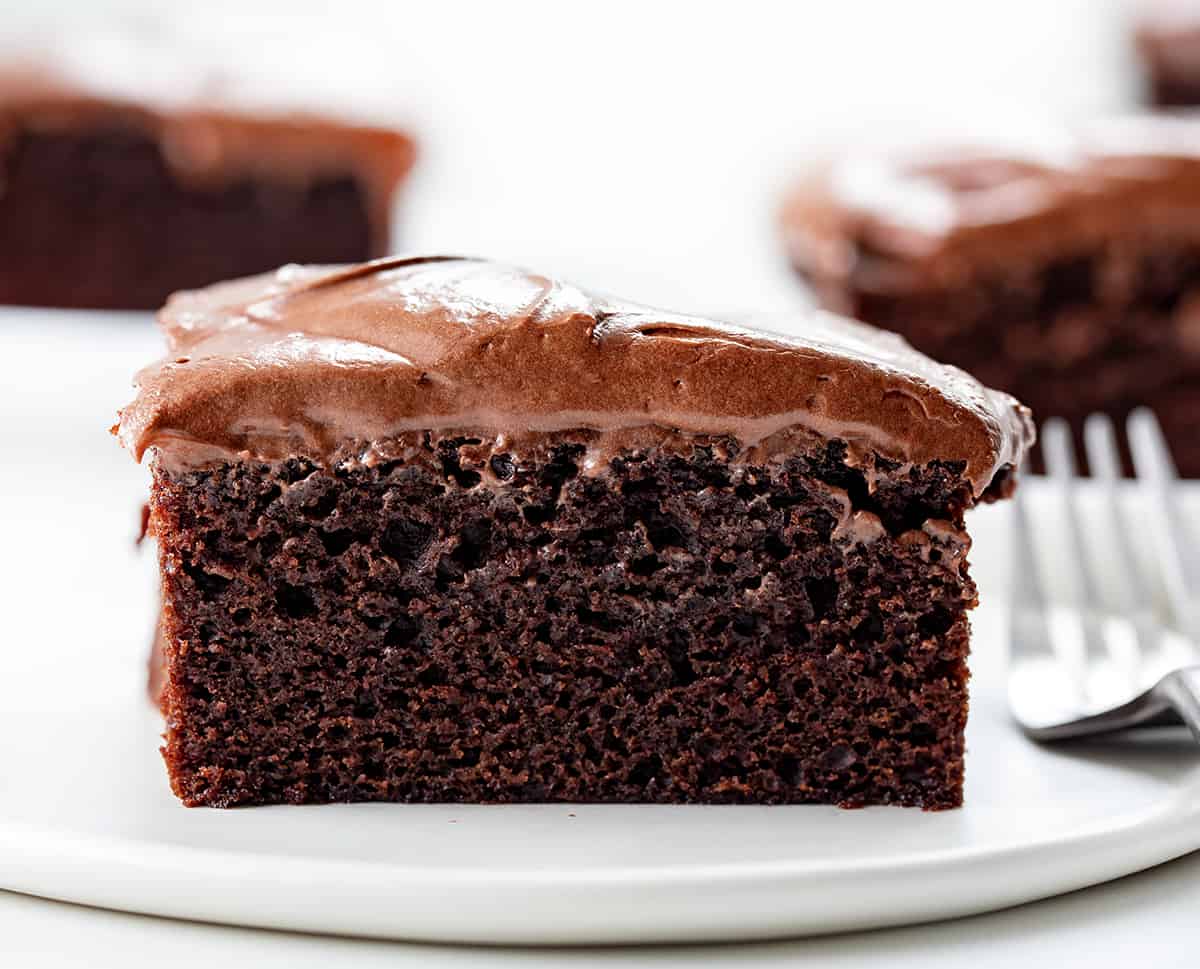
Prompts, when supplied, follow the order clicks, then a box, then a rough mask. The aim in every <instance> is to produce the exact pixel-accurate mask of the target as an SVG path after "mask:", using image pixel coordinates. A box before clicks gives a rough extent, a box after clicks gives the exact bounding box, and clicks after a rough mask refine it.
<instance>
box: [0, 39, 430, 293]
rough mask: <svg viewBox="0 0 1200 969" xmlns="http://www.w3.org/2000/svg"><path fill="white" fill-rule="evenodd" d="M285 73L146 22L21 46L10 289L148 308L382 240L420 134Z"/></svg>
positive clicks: (5, 208) (6, 94)
mask: <svg viewBox="0 0 1200 969" xmlns="http://www.w3.org/2000/svg"><path fill="white" fill-rule="evenodd" d="M236 59H237V58H236V57H233V56H230V60H231V61H234V60H236ZM260 74H261V72H260ZM299 87H301V86H300V85H296V88H299ZM288 88H289V85H288V83H287V81H286V79H284V78H280V79H278V83H276V84H275V86H274V88H273V89H272V86H271V85H270V84H268V83H264V81H263V78H262V77H261V76H258V77H255V76H253V75H252V74H249V73H242V72H240V65H239V64H236V63H235V64H229V65H221V64H218V65H215V66H214V64H213V63H211V59H209V62H202V61H200V60H199V59H197V58H194V57H192V56H190V55H189V54H187V53H184V52H181V51H179V50H178V48H177V45H171V46H164V45H162V44H161V43H159V41H158V38H156V37H153V36H151V37H136V36H133V37H126V36H122V35H114V36H107V35H105V36H103V37H101V38H99V39H97V38H95V37H92V38H77V39H73V40H72V41H70V42H69V43H64V44H60V45H58V46H56V47H53V48H49V47H47V48H44V49H42V50H40V51H38V52H36V53H33V54H28V53H23V54H21V55H19V56H18V57H15V58H12V59H10V62H9V64H8V65H7V67H4V68H2V69H0V302H2V303H12V304H23V305H39V306H59V307H78V308H101V309H152V308H157V307H158V306H160V305H161V304H162V303H163V301H164V300H165V299H166V297H167V296H168V295H169V294H170V293H172V292H174V291H175V290H178V289H184V288H189V287H196V286H203V285H206V284H208V283H211V282H214V281H216V280H219V279H223V278H226V277H230V276H239V275H245V274H248V273H255V272H261V271H264V270H267V269H271V268H274V267H275V266H278V265H280V264H281V263H286V262H317V263H340V262H350V261H358V260H362V259H367V258H371V257H373V256H378V255H381V254H383V253H385V252H387V251H388V250H389V249H390V247H391V245H392V207H393V200H394V196H395V193H396V190H397V188H398V187H399V185H400V183H401V181H402V180H403V178H404V176H405V174H406V173H407V172H408V170H409V168H410V167H411V165H412V161H413V157H414V146H413V142H412V140H411V138H410V137H409V136H408V135H407V134H406V133H404V132H403V131H401V130H398V129H397V128H396V126H395V125H392V124H386V123H380V122H379V121H377V120H363V119H362V117H360V116H358V115H355V111H356V109H357V107H358V104H357V103H356V102H355V101H353V100H352V99H343V100H342V101H341V102H340V103H332V104H331V103H329V102H328V101H327V102H325V103H322V104H321V105H320V106H319V107H318V106H317V105H316V104H315V103H309V102H305V101H304V100H303V98H301V97H298V96H295V95H294V94H293V95H291V96H289V97H282V98H281V97H279V96H278V93H279V92H280V91H286V90H287V89H288ZM351 115H354V117H351Z"/></svg>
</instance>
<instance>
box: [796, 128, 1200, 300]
mask: <svg viewBox="0 0 1200 969" xmlns="http://www.w3.org/2000/svg"><path fill="white" fill-rule="evenodd" d="M783 228H784V233H785V236H786V239H787V243H788V246H789V249H790V252H791V256H792V259H793V261H794V262H795V263H796V265H797V266H798V267H799V268H801V269H802V270H803V271H805V272H806V273H808V274H810V275H812V276H815V277H825V278H834V279H837V278H843V277H845V276H848V275H849V274H851V273H854V274H855V284H856V285H857V286H858V287H859V288H861V289H864V290H867V291H877V292H903V291H909V290H916V289H922V288H932V287H938V286H950V285H955V284H957V283H961V282H962V280H963V279H964V277H966V276H968V275H970V274H972V273H976V272H979V271H983V272H985V273H986V272H987V271H988V270H989V269H991V268H1000V267H1005V266H1010V267H1011V266H1013V265H1017V264H1021V265H1028V264H1033V263H1036V262H1038V261H1039V260H1043V259H1046V258H1051V257H1053V256H1054V255H1056V254H1059V253H1064V252H1071V251H1080V250H1085V249H1087V248H1088V247H1090V246H1094V245H1098V244H1103V243H1104V242H1105V241H1106V240H1111V239H1113V238H1119V237H1121V236H1128V235H1130V234H1134V235H1138V236H1145V235H1154V236H1156V237H1164V238H1170V239H1178V240H1183V241H1197V242H1200V116H1193V115H1186V114H1184V115H1145V116H1130V117H1124V118H1116V119H1109V120H1106V121H1103V122H1096V123H1093V124H1091V125H1088V126H1086V127H1081V128H1078V129H1075V130H1072V131H1067V130H1063V129H1055V130H1039V131H1029V132H1026V133H1024V135H1023V136H1021V137H1017V138H1015V139H1014V138H1010V139H1007V140H1006V141H1005V142H1003V143H1000V142H998V143H996V144H991V145H989V144H975V145H969V146H955V145H943V146H940V147H939V146H926V147H925V148H924V149H921V150H916V151H910V152H908V153H904V154H902V153H890V152H863V153H859V154H853V155H847V156H845V157H843V158H841V159H838V160H837V161H834V162H832V163H830V164H828V165H827V166H825V167H824V168H822V169H821V170H820V171H818V172H815V173H813V174H811V175H810V176H809V177H808V178H806V179H805V180H804V181H803V183H802V184H801V185H800V187H799V188H798V190H797V191H796V192H795V193H794V194H793V195H792V197H791V198H790V199H789V201H788V203H787V205H786V207H785V209H784V214H783Z"/></svg>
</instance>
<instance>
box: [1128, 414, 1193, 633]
mask: <svg viewBox="0 0 1200 969" xmlns="http://www.w3.org/2000/svg"><path fill="white" fill-rule="evenodd" d="M1127 427H1128V433H1129V449H1130V451H1131V452H1132V454H1133V466H1134V470H1135V472H1136V474H1137V477H1138V481H1139V483H1140V485H1141V487H1142V489H1143V491H1144V492H1145V494H1146V498H1147V499H1148V500H1147V501H1146V505H1147V509H1148V511H1149V514H1150V521H1151V526H1152V529H1153V532H1154V538H1155V540H1156V542H1157V545H1158V552H1159V559H1160V561H1161V565H1162V575H1163V582H1164V585H1165V586H1166V591H1167V599H1168V602H1169V604H1170V607H1171V611H1172V613H1173V614H1174V619H1175V622H1176V623H1177V624H1178V626H1179V628H1181V629H1182V630H1184V631H1185V632H1186V633H1188V634H1189V635H1191V636H1192V638H1193V639H1196V638H1197V637H1200V622H1198V621H1197V615H1196V606H1195V603H1196V600H1197V598H1200V562H1197V560H1196V548H1195V544H1194V543H1193V542H1191V541H1183V540H1181V539H1183V537H1184V536H1186V535H1187V534H1188V531H1189V530H1188V528H1187V525H1186V523H1185V521H1184V518H1183V515H1182V512H1181V510H1180V508H1179V503H1178V500H1177V497H1176V490H1177V489H1176V488H1175V487H1174V484H1175V482H1176V480H1177V479H1178V477H1179V475H1178V472H1177V471H1176V470H1175V463H1174V462H1173V461H1172V460H1171V453H1170V451H1169V450H1168V448H1167V444H1166V441H1165V439H1164V438H1163V433H1162V428H1161V427H1159V424H1158V419H1157V418H1156V417H1155V416H1154V413H1153V411H1151V410H1149V409H1147V408H1145V407H1139V408H1138V409H1137V410H1135V411H1133V413H1131V414H1130V415H1129V420H1128V425H1127Z"/></svg>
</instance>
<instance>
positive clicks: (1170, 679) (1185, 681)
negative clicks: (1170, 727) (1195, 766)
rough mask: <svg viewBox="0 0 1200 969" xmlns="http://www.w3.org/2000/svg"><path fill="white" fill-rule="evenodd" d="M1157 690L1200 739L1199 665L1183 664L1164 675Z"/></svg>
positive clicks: (1194, 735) (1197, 738) (1198, 739)
mask: <svg viewBox="0 0 1200 969" xmlns="http://www.w3.org/2000/svg"><path fill="white" fill-rule="evenodd" d="M1155 692H1157V693H1158V694H1159V695H1160V696H1161V697H1162V698H1163V699H1164V700H1166V701H1167V703H1169V704H1171V707H1172V708H1173V709H1174V710H1175V712H1176V713H1178V714H1179V716H1180V718H1181V719H1182V720H1183V722H1184V723H1185V724H1187V726H1188V728H1189V729H1190V730H1191V731H1192V736H1193V737H1195V738H1196V740H1197V741H1200V666H1185V667H1184V668H1183V669H1180V670H1176V671H1175V672H1174V673H1171V674H1169V675H1168V676H1166V677H1164V678H1163V680H1162V682H1160V683H1159V684H1158V688H1157V690H1156V691H1155Z"/></svg>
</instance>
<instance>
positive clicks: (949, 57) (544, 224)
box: [0, 0, 1200, 969]
mask: <svg viewBox="0 0 1200 969" xmlns="http://www.w3.org/2000/svg"><path fill="white" fill-rule="evenodd" d="M26 6H27V7H28V8H30V9H27V10H24V11H23V12H22V13H21V14H20V15H18V12H17V11H12V12H8V11H6V22H5V24H4V25H3V26H0V41H2V40H4V39H5V36H4V32H5V31H10V30H12V29H13V25H14V24H15V23H17V21H18V19H19V16H31V15H36V16H38V17H40V18H41V19H42V21H43V23H45V22H49V23H52V24H53V25H55V27H57V26H59V25H60V24H61V23H64V22H66V21H68V20H69V19H70V18H76V19H80V20H83V19H85V18H87V17H94V16H96V12H97V10H111V9H112V8H114V7H119V8H128V9H132V10H134V11H144V10H145V9H148V8H149V7H151V6H154V7H155V8H156V9H157V10H160V11H161V10H163V9H169V11H170V13H171V16H172V17H173V18H174V19H175V20H176V21H177V22H181V23H182V22H184V21H185V19H186V17H187V16H188V15H189V13H188V10H187V7H188V5H187V4H183V3H179V4H171V3H167V2H163V3H159V4H156V5H151V4H150V3H149V2H148V0H147V2H138V0H128V2H123V3H119V2H113V3H108V4H94V5H92V4H88V5H84V4H83V3H81V2H78V0H47V2H44V3H42V4H40V5H26ZM35 6H36V8H37V9H36V10H33V9H32V8H34V7H35ZM782 6H784V5H776V4H768V3H765V2H761V3H760V2H755V0H746V2H743V3H739V4H737V5H734V6H733V7H730V6H729V5H724V4H723V5H720V7H719V8H716V7H714V8H713V9H712V10H711V11H710V10H709V9H708V8H701V7H700V5H688V6H687V7H686V8H685V7H682V6H678V7H677V6H674V5H670V6H668V5H666V4H661V5H649V4H645V3H644V2H643V3H632V2H630V3H621V2H613V3H610V4H605V5H603V7H602V8H599V7H592V8H588V9H589V10H590V11H592V12H591V13H589V14H586V15H585V14H582V13H578V12H575V13H573V14H572V15H571V16H569V17H568V16H567V15H565V14H564V13H563V11H564V10H566V9H568V8H567V7H566V6H563V5H560V4H554V3H550V2H515V0H514V2H513V3H510V4H500V5H487V6H486V7H484V6H483V5H481V6H480V7H479V8H476V9H473V10H471V11H470V12H469V14H464V12H463V10H462V8H460V6H459V5H457V4H445V5H438V4H423V5H420V7H419V8H416V7H412V6H409V5H395V4H384V3H369V2H366V0H345V2H343V3H341V4H339V10H342V11H343V12H348V13H354V12H355V11H359V10H361V11H362V12H364V13H368V14H370V18H369V19H368V18H356V17H354V16H347V17H344V18H343V19H342V20H341V21H339V23H338V25H337V26H338V27H339V29H343V28H344V29H343V33H346V32H349V33H351V34H352V33H353V31H355V30H358V31H359V36H360V37H362V38H363V39H364V40H365V39H367V38H369V39H370V40H371V42H372V43H374V44H375V45H376V48H375V50H376V54H378V52H379V49H380V48H382V49H383V50H384V51H385V53H390V55H391V56H388V57H385V58H383V61H382V62H385V63H388V64H391V65H392V66H394V68H395V70H396V77H395V78H393V81H394V85H395V87H396V89H397V90H398V91H399V90H403V91H404V96H405V98H407V107H406V110H407V112H408V113H409V115H410V116H412V117H414V118H415V119H416V120H417V122H418V123H419V124H420V126H421V130H422V133H423V135H424V138H423V141H424V147H425V156H424V160H425V165H424V168H423V169H422V170H421V171H420V172H419V173H418V175H417V177H416V178H415V180H414V182H413V184H412V186H411V190H410V192H409V195H408V200H407V204H406V208H405V210H404V212H405V218H404V222H405V234H404V239H405V243H406V244H407V245H410V246H413V247H418V248H426V249H442V250H452V251H460V252H461V251H466V252H475V253H482V254H489V255H493V256H498V257H504V258H510V259H514V260H518V261H521V262H524V263H526V264H530V265H534V266H537V267H541V268H544V269H547V270H551V271H555V272H561V273H564V274H567V275H568V276H571V277H573V278H574V279H576V280H578V281H580V282H582V283H585V284H589V285H593V286H596V287H599V288H603V289H608V290H611V291H613V292H619V293H621V294H623V295H627V296H631V297H635V298H640V299H644V300H647V301H650V302H657V303H660V304H664V305H669V306H672V307H673V308H678V309H681V310H692V311H701V312H703V311H706V310H713V309H717V310H720V309H725V308H735V307H749V308H752V309H755V310H764V309H779V308H785V307H787V306H790V305H795V304H796V303H798V302H800V301H801V300H802V296H801V294H800V292H799V290H798V288H797V287H796V286H795V285H794V283H793V282H792V280H791V278H790V277H789V275H788V273H787V271H786V269H785V268H784V266H783V265H782V261H781V259H780V256H779V249H778V245H777V241H776V239H775V237H774V234H773V231H772V221H771V220H772V215H773V211H774V207H775V204H776V201H777V199H778V194H779V191H780V188H781V186H782V185H784V184H786V180H787V178H788V177H789V176H790V173H791V172H793V171H794V169H795V166H796V164H797V163H799V162H800V161H802V160H803V159H805V158H807V157H811V156H812V155H813V154H816V153H819V152H820V151H822V150H824V148H825V147H826V146H829V145H832V144H837V143H840V142H842V141H844V140H846V139H847V138H860V137H871V138H874V137H876V136H886V137H890V138H894V137H896V136H897V135H902V134H911V132H912V131H914V130H917V129H930V128H933V129H944V128H946V127H948V126H949V127H953V128H954V129H955V130H957V131H960V132H961V131H973V130H975V129H977V128H980V127H991V125H992V122H991V120H989V121H987V122H986V124H985V123H984V121H983V120H982V119H985V118H986V119H997V118H999V119H1006V120H1011V119H1013V118H1018V119H1021V121H1022V122H1025V121H1028V119H1030V118H1031V117H1034V116H1043V117H1045V116H1049V117H1059V118H1078V117H1084V116H1088V115H1091V114H1096V113H1103V112H1111V111H1114V110H1120V109H1121V108H1123V107H1126V106H1128V105H1129V104H1132V103H1133V100H1134V91H1135V82H1134V80H1133V75H1132V73H1131V71H1130V59H1129V54H1128V50H1127V48H1126V46H1125V43H1124V39H1125V35H1124V32H1123V21H1124V17H1125V12H1124V9H1123V7H1124V5H1123V4H1119V3H1110V2H1104V3H1098V2H1095V0H1056V2H1054V3H1046V2H1045V0H1011V2H1008V3H1005V4H995V3H983V2H982V0H974V2H965V3H964V2H961V0H913V2H910V3H906V4H886V5H885V4H883V3H871V2H866V0H862V2H843V3H840V4H830V3H827V2H817V0H814V2H809V3H805V2H795V3H792V4H788V5H786V6H787V10H786V11H783V10H780V9H778V8H779V7H782ZM214 7H215V8H219V9H220V11H222V12H223V13H224V17H216V16H213V15H212V10H213V8H214ZM249 7H250V5H246V4H236V3H230V2H222V0H214V3H212V4H208V5H205V9H206V11H208V12H209V13H208V16H207V18H206V20H205V22H204V25H203V26H204V30H206V31H208V33H209V34H214V33H220V32H221V31H222V30H223V29H226V28H228V29H229V30H231V31H234V32H235V33H237V34H238V36H240V37H243V39H244V36H246V35H247V33H248V28H247V29H243V28H246V25H247V24H249V25H250V26H251V27H253V30H249V33H252V34H254V36H256V37H258V38H259V42H260V44H261V43H262V38H264V37H266V38H268V40H267V41H266V43H267V44H268V45H271V46H272V50H273V51H274V52H275V53H278V52H279V50H280V49H284V52H285V53H286V54H287V55H288V56H287V57H285V58H282V59H283V60H289V61H290V62H291V63H292V64H293V65H300V66H303V67H306V69H311V67H312V65H313V64H320V65H321V66H322V67H323V68H324V67H325V66H326V64H327V58H328V56H329V55H328V50H327V49H326V47H320V48H318V47H316V46H311V45H312V44H313V43H314V42H313V40H312V38H313V37H315V36H319V35H318V34H316V33H314V31H313V25H314V24H318V27H319V28H320V24H319V23H318V19H319V17H320V15H321V14H320V11H321V10H325V9H327V5H325V4H315V3H305V2H304V0H293V2H292V3H290V4H288V5H287V6H286V7H284V6H283V5H281V4H278V3H266V4H260V5H257V6H255V7H254V12H253V14H252V15H247V14H246V12H245V9H239V8H246V9H249ZM401 8H403V9H401ZM285 10H286V11H287V13H286V16H285V15H284V11H285ZM389 11H390V13H389ZM682 11H686V14H685V13H683V12H682ZM10 13H11V16H9V14H10ZM468 16H469V17H470V19H471V26H472V28H473V29H471V30H466V31H464V30H462V29H460V28H461V26H462V22H463V20H464V18H465V17H468ZM388 17H392V18H393V20H390V21H389V20H388ZM214 24H215V25H216V26H215V27H214ZM194 26H196V25H185V30H186V31H187V32H188V33H189V34H195V35H197V36H198V35H199V34H200V33H202V31H201V30H199V29H198V27H197V29H195V30H192V29H191V28H192V27H194ZM364 26H366V27H369V28H370V29H369V30H364ZM321 29H323V28H321ZM229 36H230V37H233V36H234V34H233V33H231V34H229ZM296 38H308V41H306V42H298V41H297V40H296ZM343 39H344V38H343ZM231 43H232V41H231ZM305 43H308V44H309V45H310V46H309V47H306V46H305ZM342 46H343V47H345V45H342ZM353 46H354V45H353V44H351V45H350V47H351V48H352V47H353ZM260 49H261V48H260ZM317 52H319V53H320V54H321V56H322V57H323V58H325V59H324V60H314V59H313V57H312V56H310V55H311V54H314V53H317ZM373 63H375V64H376V65H378V64H379V63H381V61H380V59H379V58H376V59H375V61H374V62H373ZM359 66H361V65H359ZM335 68H336V65H335ZM414 78H415V79H416V80H415V81H414V80H412V79H414ZM401 79H403V80H401ZM398 100H403V99H398ZM29 338H30V331H29V329H28V327H24V326H22V327H20V328H19V331H18V339H19V340H21V341H22V342H26V341H28V340H29ZM62 340H67V341H68V342H69V341H75V342H76V345H77V346H78V348H79V349H80V350H81V351H82V350H83V349H85V348H86V345H87V337H86V334H85V332H83V331H75V332H74V333H67V332H65V331H63V330H57V331H55V333H54V336H53V339H52V341H51V342H61V341H62ZM117 343H118V344H120V345H119V346H117V347H116V348H114V349H111V350H110V353H109V355H108V356H107V357H106V360H107V363H106V366H107V365H108V363H111V362H112V360H111V354H112V353H121V352H129V353H130V361H129V370H130V371H131V370H132V369H133V366H134V360H133V359H132V357H133V352H132V351H133V349H134V348H138V349H139V350H143V349H144V345H145V341H143V340H142V339H140V338H138V339H130V340H129V341H128V343H127V344H126V343H124V342H123V341H117ZM6 349H7V345H6V343H5V335H4V333H3V332H0V367H3V366H5V365H7V366H8V367H9V369H8V371H7V373H0V385H3V383H4V381H5V380H10V383H9V385H8V386H10V387H12V386H16V383H15V375H16V374H17V370H16V369H13V368H16V367H20V366H21V361H20V360H15V359H13V355H11V354H8V353H5V352H3V351H4V350H6ZM82 366H83V364H82V363H81V364H80V367H82ZM122 366H124V364H123V363H122ZM81 373H83V371H82V370H81V369H77V370H76V371H75V372H73V373H66V374H60V377H61V378H62V379H61V382H60V384H59V386H60V387H61V388H62V392H61V393H57V392H56V393H53V394H52V393H49V392H48V391H47V389H46V386H45V384H44V383H39V382H38V381H37V380H36V376H35V375H30V374H28V373H24V374H22V375H21V381H22V386H23V387H28V393H29V397H28V400H29V401H30V402H31V406H33V405H36V406H37V407H41V408H47V409H48V411H47V412H49V411H53V412H54V413H55V414H57V415H61V414H63V413H69V412H71V411H72V409H77V410H79V412H80V417H81V420H82V419H83V418H86V419H87V421H90V423H89V424H88V426H89V427H90V426H91V424H94V425H95V427H96V428H97V429H98V433H103V428H104V427H105V426H106V423H107V421H108V420H109V416H110V414H111V406H115V404H117V403H119V402H120V400H119V398H118V399H114V398H113V396H112V394H111V388H109V387H99V388H90V387H86V386H84V385H85V383H86V382H87V381H86V380H83V379H81ZM31 377H33V378H34V379H31ZM23 392H24V391H23ZM72 393H74V394H75V396H71V394H72ZM10 396H11V395H10ZM101 400H102V402H103V404H104V406H103V407H99V406H98V403H97V402H98V401H101ZM10 403H11V400H10ZM3 416H4V421H3V422H0V423H2V426H0V445H2V447H0V453H5V454H8V453H12V448H14V447H20V446H27V445H28V442H29V441H30V440H31V438H30V437H27V436H26V435H27V434H29V433H30V431H31V429H30V427H29V426H28V425H20V424H16V423H13V421H12V420H11V418H12V417H13V416H14V415H12V414H7V413H6V414H4V415H3ZM32 430H33V431H36V425H35V426H33V428H32ZM89 433H90V432H89ZM3 497H4V496H3V495H0V499H2V498H3ZM6 608H8V607H7V606H6ZM18 608H19V606H18ZM13 658H14V654H13V653H12V652H9V653H7V655H6V653H5V647H4V645H3V644H0V660H4V661H9V662H10V661H11V660H12V659H13ZM34 665H36V663H35V664H34ZM7 668H8V669H11V663H10V666H9V667H7ZM11 685H12V684H11V683H10V687H11ZM0 769H2V765H0ZM1198 876H1200V855H1196V856H1192V857H1190V858H1185V859H1182V860H1180V861H1177V862H1174V863H1172V864H1169V865H1165V866H1162V867H1160V868H1158V869H1155V870H1152V871H1150V872H1146V873H1143V874H1140V875H1136V876H1131V877H1129V878H1126V879H1124V880H1122V881H1119V882H1115V883H1112V884H1109V885H1105V886H1102V887H1099V888H1095V889H1091V890H1088V891H1084V892H1080V893H1077V894H1075V895H1071V896H1067V897H1063V898H1059V899H1054V900H1051V901H1047V902H1042V903H1039V904H1035V905H1030V906H1024V907H1021V908H1017V909H1012V910H1009V911H1005V912H1000V913H996V914H992V915H987V916H980V917H976V918H971V919H966V920H961V921H957V922H952V923H942V924H936V925H929V926H918V927H912V928H906V929H898V930H888V931H881V932H876V933H870V934H863V935H853V936H842V937H835V938H827V939H819V940H811V941H800V942H794V943H778V944H765V945H754V946H726V947H715V948H708V949H703V950H701V949H694V948H693V949H686V950H677V949H653V950H646V949H643V950H636V951H630V950H601V951H597V950H592V951H582V952H563V951H561V950H559V951H552V952H547V951H522V950H482V949H455V948H445V947H428V946H406V945H399V944H390V943H374V942H358V941H353V940H343V939H331V938H321V937H312V936H298V935H286V934H281V933H271V932H260V931H253V930H244V929H233V928H227V927H219V926H207V925H198V924H190V923H182V922H172V921H168V920H162V919H155V918H148V917H141V916H131V915H125V914H121V913H114V912H107V911H100V910H93V909H86V908H81V907H75V906H71V905H65V904H61V903H55V902H48V901H43V900H39V899H33V898H26V897H22V896H17V895H12V894H7V893H3V892H0V966H4V967H7V966H18V967H31V969H32V967H41V966H46V967H59V966H76V965H87V966H96V967H104V966H121V967H123V969H137V967H140V966H159V965H163V964H164V963H166V962H169V963H170V964H172V965H174V966H179V967H186V966H193V965H194V966H210V965H213V964H218V963H219V964H225V965H254V966H262V967H267V966H276V965H278V966H284V965H286V966H306V965H314V966H316V965H321V966H329V965H335V966H342V965H355V966H359V965H361V966H371V965H388V966H405V965H421V966H430V967H438V966H462V965H472V966H490V965H497V966H526V965H528V966H543V965H544V966H551V965H553V966H560V965H561V966H575V965H579V966H608V965H640V964H645V965H661V966H674V965H679V966H683V965H687V966H692V965H713V966H796V965H809V964H812V965H821V966H843V965H845V966H856V967H857V966H864V967H870V966H875V965H879V966H883V965H886V966H889V967H902V966H913V967H917V966H920V967H939V966H971V967H974V969H980V967H989V966H1001V965H1005V966H1007V965H1020V964H1025V965H1029V966H1040V965H1054V966H1075V965H1080V966H1082V965H1087V966H1105V965H1113V964H1117V963H1118V962H1120V963H1122V964H1124V963H1127V962H1128V961H1130V959H1131V958H1133V957H1134V956H1135V955H1136V959H1137V962H1138V964H1142V965H1154V966H1163V967H1169V966H1196V965H1198V964H1200V955H1197V954H1196V952H1195V951H1194V950H1195V949H1196V948H1200V928H1198V926H1200V917H1198V916H1197V912H1198V911H1200V877H1198ZM514 904H519V902H518V901H517V900H514Z"/></svg>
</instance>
